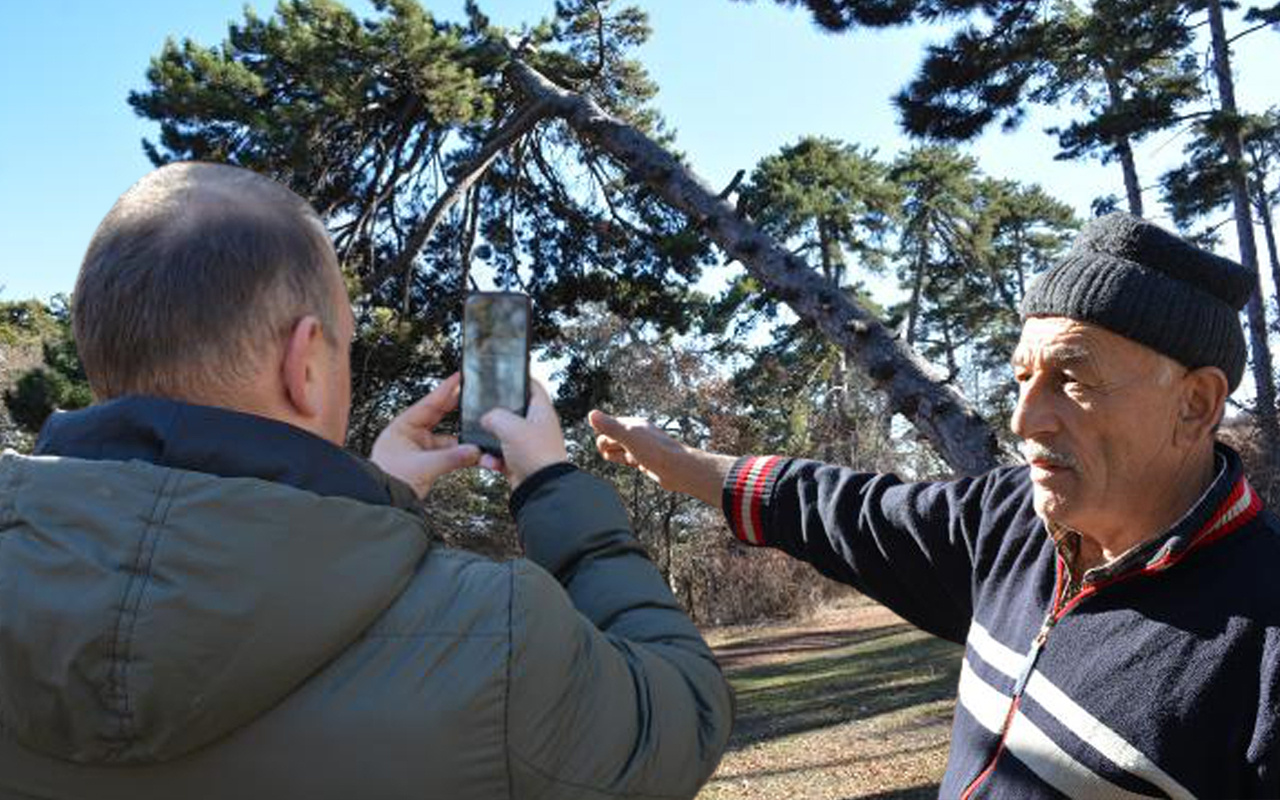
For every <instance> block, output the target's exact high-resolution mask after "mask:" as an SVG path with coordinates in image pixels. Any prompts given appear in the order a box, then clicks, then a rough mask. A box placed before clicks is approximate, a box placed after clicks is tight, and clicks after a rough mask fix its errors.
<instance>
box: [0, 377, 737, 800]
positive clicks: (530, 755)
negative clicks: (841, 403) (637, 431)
mask: <svg viewBox="0 0 1280 800" xmlns="http://www.w3.org/2000/svg"><path fill="white" fill-rule="evenodd" d="M37 452H39V453H60V454H59V455H38V456H32V457H24V456H19V455H17V454H14V453H12V452H9V453H5V454H4V455H3V457H0V798H34V797H38V798H121V799H122V800H123V799H124V798H128V800H145V799H146V798H213V797H235V798H257V797H262V798H268V797H270V798H285V797H305V798H411V797H412V798H449V799H451V800H453V799H459V800H460V799H461V798H542V797H546V798H623V797H626V798H633V797H634V798H641V797H645V798H657V797H664V798H665V797H691V796H693V795H694V794H695V793H696V792H697V790H698V788H699V787H700V786H701V785H702V783H703V782H704V781H705V780H706V779H707V778H708V776H709V775H710V774H711V772H712V770H713V769H714V768H715V765H716V763H717V762H718V760H719V758H720V755H721V753H722V752H723V750H724V747H725V744H726V741H727V738H728V734H729V728H730V719H731V714H732V709H731V706H732V701H731V696H730V692H729V689H728V687H727V684H726V683H725V681H724V679H723V677H722V675H721V673H720V671H719V669H718V667H717V665H716V663H715V661H714V659H713V658H712V655H711V653H710V651H709V649H708V648H707V646H706V644H705V643H704V642H703V640H702V638H701V636H700V635H699V634H698V632H697V630H696V629H695V628H694V626H693V625H692V623H691V622H690V621H689V619H688V618H687V617H686V616H685V614H684V613H683V612H682V611H681V610H680V608H679V606H678V605H677V603H676V601H675V599H674V597H673V596H672V595H671V592H670V590H669V589H668V587H667V586H666V584H665V583H664V581H663V580H662V578H661V576H660V574H659V573H658V571H657V570H656V569H655V568H654V566H653V564H652V563H651V562H650V561H649V559H648V558H647V556H646V555H645V553H644V551H643V549H642V548H641V547H640V545H639V544H638V543H637V541H636V539H635V537H634V536H633V535H632V533H631V531H630V526H629V523H628V519H627V515H626V512H625V510H624V508H623V506H622V504H621V502H620V501H619V498H618V497H617V494H616V492H614V490H613V489H612V488H611V487H610V486H609V485H608V484H606V483H604V482H602V481H600V480H598V479H596V478H594V477H591V476H589V475H587V474H586V473H583V472H580V471H577V470H575V469H573V468H571V467H568V466H567V465H561V466H559V467H554V468H549V469H548V470H544V471H543V473H539V474H538V475H535V476H533V477H531V478H530V479H529V481H528V482H526V484H524V485H522V487H521V492H519V493H517V494H518V497H516V498H513V501H514V502H513V505H514V506H515V507H516V521H517V525H518V528H519V532H520V536H521V538H522V541H523V543H524V545H525V549H526V556H527V558H525V559H520V560H515V561H510V562H505V563H498V562H494V561H492V560H489V559H486V558H483V557H480V556H478V555H475V554H471V553H468V552H463V551H459V550H456V549H452V548H449V547H446V546H444V545H442V544H441V543H439V542H438V541H436V540H434V539H433V537H432V536H431V535H429V532H428V529H427V527H426V525H425V524H424V521H423V518H422V517H421V516H420V515H419V514H418V513H416V510H415V508H414V504H413V501H412V499H411V496H410V495H408V493H407V491H406V489H405V487H403V485H401V484H398V483H396V482H394V481H392V480H390V479H388V478H387V477H386V476H385V475H382V474H381V473H379V472H377V471H376V469H373V468H371V466H370V465H369V464H368V463H367V462H364V461H363V460H361V459H358V458H356V457H354V456H351V455H349V454H347V453H345V452H344V451H342V450H340V449H339V448H336V447H333V446H331V445H328V444H327V443H324V442H323V441H322V440H320V439H318V438H316V437H312V436H310V435H309V434H306V433H305V432H302V431H299V430H298V429H295V428H292V427H290V426H287V425H284V424H282V423H277V422H273V421H270V420H264V419H261V418H258V417H251V416H249V415H243V414H235V413H234V412H228V411H224V410H219V409H209V408H204V407H200V406H190V405H186V404H181V403H174V402H172V401H164V400H157V399H155V398H128V399H125V400H121V401H114V402H113V403H108V404H104V405H102V406H95V407H93V408H91V409H89V410H87V411H85V412H76V413H75V414H65V415H58V417H57V418H55V421H54V422H53V423H52V424H51V425H50V426H47V427H46V431H45V432H44V435H43V436H42V440H41V444H40V446H39V447H38V449H37ZM200 467H204V469H201V468H200Z"/></svg>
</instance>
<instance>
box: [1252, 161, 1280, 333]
mask: <svg viewBox="0 0 1280 800" xmlns="http://www.w3.org/2000/svg"><path fill="white" fill-rule="evenodd" d="M1264 177H1265V176H1263V175H1257V178H1256V181H1255V182H1256V184H1257V189H1256V190H1255V191H1254V205H1256V206H1257V207H1258V219H1259V220H1261V221H1262V235H1263V238H1264V239H1265V240H1266V243H1267V257H1268V261H1269V263H1270V265H1271V284H1272V286H1274V287H1275V302H1276V319H1280V252H1277V251H1276V226H1275V217H1274V216H1273V215H1272V213H1271V204H1270V203H1268V202H1267V191H1266V183H1265V182H1264V180H1263V178H1264Z"/></svg>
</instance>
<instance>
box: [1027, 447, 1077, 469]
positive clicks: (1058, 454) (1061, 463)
mask: <svg viewBox="0 0 1280 800" xmlns="http://www.w3.org/2000/svg"><path fill="white" fill-rule="evenodd" d="M1018 450H1019V451H1021V453H1022V457H1023V458H1024V459H1026V461H1027V463H1028V464H1030V463H1031V462H1032V461H1042V462H1048V463H1049V465H1050V466H1054V467H1063V468H1066V469H1075V468H1076V467H1078V466H1079V463H1078V462H1077V461H1076V457H1075V456H1074V455H1072V454H1071V453H1069V452H1067V451H1066V450H1055V449H1053V448H1052V447H1049V446H1048V445H1043V444H1040V443H1039V442H1031V441H1025V442H1023V443H1022V444H1020V445H1019V446H1018Z"/></svg>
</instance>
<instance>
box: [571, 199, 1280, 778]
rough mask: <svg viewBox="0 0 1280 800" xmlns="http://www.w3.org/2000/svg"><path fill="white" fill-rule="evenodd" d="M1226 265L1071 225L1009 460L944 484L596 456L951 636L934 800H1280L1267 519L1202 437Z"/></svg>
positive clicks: (1225, 375) (1227, 355)
mask: <svg viewBox="0 0 1280 800" xmlns="http://www.w3.org/2000/svg"><path fill="white" fill-rule="evenodd" d="M1252 287H1253V280H1252V276H1251V275H1249V273H1247V272H1246V271H1245V270H1244V269H1242V268H1241V267H1240V266H1239V265H1237V264H1235V263H1233V262H1231V261H1228V260H1226V259H1223V258H1219V257H1217V256H1214V255H1212V254H1210V253H1207V252H1204V251H1202V250H1200V249H1197V248H1195V247H1193V246H1191V245H1189V244H1187V243H1186V242H1184V241H1182V240H1180V239H1179V238H1177V237H1175V236H1173V235H1171V234H1169V233H1166V232H1165V231H1163V230H1161V229H1160V228H1158V227H1156V226H1154V225H1151V224H1149V223H1147V222H1145V221H1143V220H1141V219H1138V218H1135V217H1132V216H1128V215H1124V214H1113V215H1110V216H1107V217H1104V218H1101V219H1098V220H1095V221H1093V222H1092V223H1090V224H1089V225H1088V226H1087V227H1086V228H1085V229H1084V230H1083V231H1082V232H1081V234H1080V236H1079V238H1078V240H1077V242H1076V244H1075V246H1074V248H1073V249H1072V251H1071V252H1070V254H1068V255H1067V256H1066V257H1065V258H1064V259H1063V260H1062V261H1061V262H1060V263H1058V264H1057V265H1055V266H1054V267H1052V268H1051V269H1050V270H1049V271H1048V272H1047V273H1045V274H1044V275H1043V276H1041V277H1040V278H1039V280H1037V281H1036V282H1035V283H1034V284H1033V285H1032V287H1031V288H1030V290H1029V291H1028V293H1027V296H1026V297H1025V298H1024V301H1023V305H1022V312H1023V329H1022V336H1021V340H1020V341H1019V343H1018V346H1017V349H1016V351H1015V353H1014V355H1013V369H1014V375H1015V378H1016V379H1017V382H1018V385H1019V388H1020V394H1019V399H1018V405H1017V408H1016V410H1015V411H1014V415H1013V419H1012V428H1013V431H1014V432H1015V433H1016V434H1017V435H1018V436H1019V437H1020V438H1021V439H1022V444H1023V448H1022V449H1023V454H1024V456H1025V458H1026V461H1027V463H1026V464H1025V465H1023V466H1017V467H1004V468H999V469H996V470H993V471H992V472H989V473H987V474H985V475H982V476H979V477H974V478H965V479H962V480H957V481H953V482H947V483H904V482H902V481H900V480H899V479H898V478H896V477H894V476H892V475H873V474H862V473H858V472H855V471H853V470H850V469H846V468H843V467H837V466H831V465H827V464H820V463H816V462H813V461H806V460H802V459H793V458H778V457H775V456H767V457H759V456H751V457H745V458H737V459H735V458H733V457H730V456H722V455H715V454H711V453H706V452H703V451H699V450H694V449H692V448H688V447H685V446H683V445H681V444H679V443H677V442H675V441H674V440H672V439H670V438H669V437H666V436H665V435H664V434H662V433H661V431H658V430H656V429H655V428H653V427H652V426H650V425H648V424H646V423H644V422H643V421H641V420H634V419H615V418H613V417H609V416H608V415H605V414H602V413H600V412H593V415H592V422H593V425H594V426H595V427H596V430H597V432H598V433H599V436H598V437H597V445H598V447H599V448H600V450H601V452H602V453H603V454H604V455H605V456H606V457H607V458H609V459H611V460H614V461H617V462H620V463H627V464H631V465H633V466H637V467H639V468H641V469H643V470H644V471H646V472H647V473H648V474H650V475H651V476H652V477H654V478H656V479H657V480H659V481H660V482H661V483H662V485H663V486H664V487H666V488H669V489H672V490H675V491H681V492H685V493H687V494H690V495H693V496H695V497H699V498H701V499H703V500H704V501H706V502H708V503H711V504H719V505H721V506H722V508H723V510H724V513H725V516H726V518H727V520H728V522H729V526H730V528H731V529H732V531H733V533H734V534H735V535H737V536H738V537H739V538H740V539H742V540H743V541H744V542H747V543H749V544H753V545H763V546H768V547H775V548H779V549H781V550H783V551H785V552H787V553H790V554H791V555H793V556H795V557H796V558H800V559H803V560H805V561H808V562H809V563H811V564H812V565H813V566H814V567H815V568H817V569H818V570H820V571H822V572H823V573H825V574H827V575H829V576H831V577H833V578H835V579H837V580H841V581H844V582H846V583H849V584H851V585H853V586H856V587H857V588H859V589H861V590H862V591H864V592H866V593H867V594H869V595H871V596H872V597H874V598H876V599H878V600H880V601H882V602H883V603H885V604H886V605H888V606H889V607H890V608H892V609H893V610H894V611H896V612H897V613H899V614H901V615H902V616H903V617H905V618H906V619H907V620H909V621H911V622H912V623H914V624H915V625H917V626H919V627H920V628H922V629H924V630H926V631H929V632H931V633H934V634H936V635H938V636H941V637H943V638H945V639H949V640H951V641H954V642H958V643H964V644H965V657H964V662H963V664H962V667H961V673H960V686H959V701H958V704H957V708H956V713H955V720H954V723H953V733H952V742H951V755H950V759H949V760H948V764H947V771H946V776H945V778H944V780H943V783H942V789H941V796H943V797H948V798H952V797H965V798H970V797H1061V796H1067V797H1108V798H1112V797H1115V798H1125V797H1134V798H1137V797H1152V796H1155V797H1172V798H1190V797H1280V741H1278V740H1277V737H1278V736H1280V581H1277V580H1276V578H1275V570H1276V565H1277V564H1280V527H1278V521H1277V519H1276V517H1275V516H1274V515H1273V514H1272V513H1271V512H1269V511H1267V510H1264V509H1263V507H1262V504H1261V502H1260V501H1259V499H1258V495H1257V494H1256V493H1255V492H1254V490H1253V489H1252V488H1251V487H1250V486H1249V483H1248V481H1247V480H1246V479H1245V476H1244V473H1243V469H1242V466H1241V461H1240V458H1239V456H1238V455H1237V454H1236V453H1235V452H1233V451H1232V450H1231V449H1230V448H1228V447H1226V446H1224V445H1222V444H1218V443H1215V436H1214V434H1215V431H1216V429H1217V426H1218V424H1219V422H1220V421H1221V419H1222V415H1223V408H1224V404H1225V401H1226V398H1227V396H1228V395H1229V394H1230V392H1231V391H1233V390H1234V389H1235V388H1236V386H1237V385H1238V384H1239V382H1240V378H1241V374H1242V372H1243V369H1244V363H1245V347H1244V338H1243V335H1242V332H1241V329H1240V324H1239V310H1240V309H1241V308H1242V307H1243V305H1244V303H1245V301H1246V300H1247V298H1248V297H1249V294H1250V292H1251V291H1252Z"/></svg>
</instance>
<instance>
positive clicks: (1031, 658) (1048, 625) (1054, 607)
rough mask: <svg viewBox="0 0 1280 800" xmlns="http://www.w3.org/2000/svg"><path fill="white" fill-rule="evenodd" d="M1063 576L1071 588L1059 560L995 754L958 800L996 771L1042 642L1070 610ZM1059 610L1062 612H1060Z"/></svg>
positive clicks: (1066, 571) (967, 796) (1015, 687)
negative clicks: (1050, 599) (1045, 609)
mask: <svg viewBox="0 0 1280 800" xmlns="http://www.w3.org/2000/svg"><path fill="white" fill-rule="evenodd" d="M1064 575H1066V576H1068V577H1067V582H1066V584H1065V586H1069V585H1070V584H1071V579H1070V568H1069V567H1068V566H1067V564H1066V562H1065V561H1064V560H1063V559H1062V556H1058V575H1057V579H1056V580H1055V582H1054V587H1053V602H1052V603H1050V605H1049V613H1048V614H1046V615H1045V618H1044V622H1042V623H1041V624H1040V630H1039V631H1038V632H1037V633H1036V636H1035V638H1034V639H1032V640H1031V649H1030V650H1029V651H1027V657H1026V658H1025V659H1024V660H1023V662H1022V670H1021V671H1020V672H1019V674H1018V680H1017V682H1016V683H1014V686H1013V697H1012V698H1011V700H1010V702H1009V711H1008V712H1007V713H1006V714H1005V717H1004V724H1003V725H1001V726H1000V739H999V741H998V742H997V743H996V751H995V753H994V754H993V755H992V756H991V760H990V761H988V762H987V766H986V767H985V768H983V770H982V772H979V773H978V777H976V778H974V779H973V782H972V783H970V784H969V786H968V788H966V789H965V790H964V794H962V795H960V800H969V798H971V797H972V796H973V793H974V792H976V791H977V790H978V787H979V786H980V785H981V784H982V783H983V781H985V780H986V779H987V778H988V777H990V776H991V773H992V772H994V771H995V768H996V762H997V761H999V760H1000V756H1001V755H1003V754H1004V744H1005V739H1006V738H1007V737H1008V735H1009V727H1010V726H1011V725H1012V724H1013V717H1014V715H1015V714H1017V713H1018V706H1019V705H1020V702H1021V700H1022V693H1023V692H1024V691H1026V688H1027V682H1028V681H1030V680H1031V673H1032V672H1033V671H1034V670H1035V668H1036V662H1037V661H1039V660H1040V653H1041V652H1043V651H1044V645H1045V642H1047V641H1049V634H1050V632H1052V631H1053V626H1054V625H1057V624H1058V620H1059V619H1061V618H1062V617H1063V616H1066V613H1067V612H1068V611H1070V608H1068V607H1064V604H1063V602H1062V599H1063V598H1062V592H1063V591H1064V584H1063V580H1062V578H1063V576H1064ZM1060 608H1061V611H1059V609H1060Z"/></svg>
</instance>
